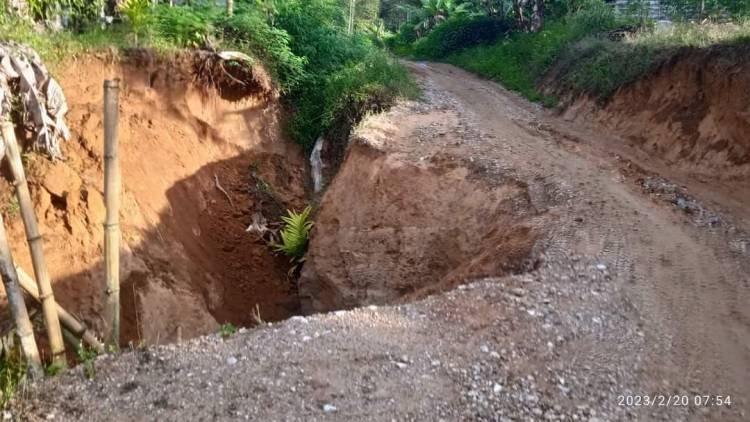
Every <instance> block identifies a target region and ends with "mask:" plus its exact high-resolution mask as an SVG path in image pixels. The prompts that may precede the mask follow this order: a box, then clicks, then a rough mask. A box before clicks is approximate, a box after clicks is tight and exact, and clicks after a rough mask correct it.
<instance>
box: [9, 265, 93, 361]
mask: <svg viewBox="0 0 750 422" xmlns="http://www.w3.org/2000/svg"><path fill="white" fill-rule="evenodd" d="M15 269H16V272H17V273H18V282H19V284H20V285H21V287H22V288H23V289H24V290H25V291H26V292H27V293H28V294H29V296H31V297H32V298H33V299H34V300H36V301H37V302H40V303H41V300H40V299H39V290H37V288H36V283H35V282H34V279H33V278H31V276H30V275H28V274H27V273H26V272H25V271H24V270H23V269H21V268H20V267H16V268H15ZM57 314H58V315H59V317H60V322H61V323H62V325H63V327H65V328H66V329H67V330H68V331H70V332H71V333H72V334H73V335H74V336H75V337H76V338H80V339H82V340H83V341H84V343H86V344H88V345H89V346H90V347H91V348H92V349H94V350H96V351H97V352H99V353H103V352H104V344H102V342H101V341H99V339H98V338H96V336H95V335H94V333H93V332H91V331H90V330H89V329H88V328H87V327H86V326H85V325H83V323H81V322H80V321H78V319H76V317H74V316H73V315H71V314H70V313H69V312H68V311H66V310H65V309H64V308H63V307H62V306H60V305H59V304H57ZM72 343H73V344H74V345H75V346H77V345H78V340H76V341H74V342H72Z"/></svg>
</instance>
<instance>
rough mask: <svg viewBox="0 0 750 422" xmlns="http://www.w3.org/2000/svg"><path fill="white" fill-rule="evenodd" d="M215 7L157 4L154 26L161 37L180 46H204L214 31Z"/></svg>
mask: <svg viewBox="0 0 750 422" xmlns="http://www.w3.org/2000/svg"><path fill="white" fill-rule="evenodd" d="M219 13H220V12H218V11H217V10H216V9H215V8H207V7H204V8H201V9H194V8H191V7H179V6H178V7H170V6H168V5H160V6H157V7H156V8H155V10H154V27H155V31H156V33H157V34H158V36H159V37H161V38H163V39H165V40H168V41H170V42H171V43H172V44H174V45H176V46H178V47H193V48H196V47H203V46H204V45H205V44H206V42H207V41H208V39H209V38H210V37H211V36H212V34H213V32H214V27H213V20H214V19H215V18H216V17H217V16H218V14H219Z"/></svg>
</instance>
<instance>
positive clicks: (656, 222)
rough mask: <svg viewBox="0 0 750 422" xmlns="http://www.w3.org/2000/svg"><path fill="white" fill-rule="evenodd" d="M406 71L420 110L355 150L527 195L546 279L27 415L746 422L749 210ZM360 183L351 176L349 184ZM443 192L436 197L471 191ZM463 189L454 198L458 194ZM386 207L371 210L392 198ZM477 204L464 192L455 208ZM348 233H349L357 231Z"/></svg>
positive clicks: (192, 363)
mask: <svg viewBox="0 0 750 422" xmlns="http://www.w3.org/2000/svg"><path fill="white" fill-rule="evenodd" d="M412 67H413V69H414V71H415V73H417V74H418V75H419V77H420V79H421V80H422V81H423V84H424V86H425V99H424V100H423V101H422V102H419V103H407V104H402V105H399V106H398V107H396V108H394V109H393V110H392V111H390V112H389V113H387V114H386V115H384V116H376V117H375V118H374V120H370V121H369V122H367V123H365V124H364V125H363V126H364V128H363V134H362V137H363V138H364V139H362V140H360V141H358V142H365V143H367V142H368V140H371V142H370V143H369V145H368V146H367V147H368V148H371V149H373V150H376V151H378V154H385V155H387V156H388V159H390V160H393V161H396V162H397V164H391V168H399V166H401V167H405V168H423V167H424V168H430V169H434V168H446V167H449V166H453V167H451V168H453V169H456V168H458V169H459V170H460V169H461V168H465V169H471V171H469V170H467V171H466V173H465V174H466V178H467V179H472V178H473V179H478V180H480V181H481V183H484V184H488V185H489V184H491V183H492V182H493V181H504V182H503V183H505V181H507V180H513V181H516V182H514V185H515V186H524V188H523V189H525V190H526V192H527V195H526V199H525V200H524V201H522V202H523V209H525V210H532V211H528V216H529V218H527V219H525V220H524V221H523V224H524V225H526V226H528V227H530V228H531V230H532V232H534V233H537V234H538V239H537V240H536V246H535V247H534V251H532V252H531V253H532V255H534V257H535V259H536V265H534V266H532V267H529V268H526V270H525V272H520V271H515V272H511V274H510V275H505V276H502V277H490V278H484V279H481V280H478V281H476V282H473V283H470V284H467V285H462V286H459V287H458V288H456V289H454V290H452V291H450V292H445V293H438V294H435V295H433V296H430V297H428V298H426V299H423V300H420V301H417V302H414V303H409V304H402V305H398V306H378V307H376V306H369V307H365V308H360V309H356V310H353V311H336V312H331V313H327V314H319V315H314V316H311V317H304V318H303V317H294V318H292V319H291V320H289V321H286V322H282V323H279V324H273V325H267V326H265V327H261V328H259V329H256V330H249V331H244V332H242V333H239V334H237V335H236V336H234V337H232V338H230V339H227V340H222V339H220V338H218V337H217V336H209V337H203V338H198V339H195V340H191V341H189V342H186V343H184V344H179V345H170V346H159V347H152V348H148V349H144V350H136V351H133V352H129V353H125V354H124V355H122V356H117V357H110V356H107V357H102V358H99V359H98V360H97V361H96V362H95V366H96V377H95V378H94V379H92V380H86V379H85V378H84V377H83V375H82V371H81V369H77V370H74V371H71V372H70V373H69V374H66V375H64V376H62V377H60V378H58V379H55V380H52V381H49V382H46V383H44V384H42V385H39V386H36V387H35V388H34V389H33V390H32V391H30V393H29V396H30V397H29V398H28V400H27V401H26V408H25V409H24V411H25V412H26V414H27V415H28V416H29V417H30V418H32V419H34V418H40V419H41V418H49V417H53V418H55V419H60V420H73V419H82V420H112V419H118V420H235V419H254V420H342V421H348V420H385V421H389V420H441V419H442V420H584V421H603V420H716V421H731V420H737V421H740V420H747V419H748V417H750V410H749V409H748V399H750V379H748V377H747V374H750V309H749V307H748V306H747V304H748V303H750V280H748V274H750V238H748V236H747V234H746V233H747V229H748V227H747V225H748V222H747V220H743V218H742V216H737V215H736V213H734V212H733V211H732V210H734V209H737V208H739V207H740V206H742V205H744V206H747V205H748V202H750V198H748V197H747V196H745V197H744V198H742V197H739V198H738V197H726V198H725V197H724V195H723V194H722V192H723V190H722V189H718V188H717V189H715V190H712V189H710V185H706V184H702V185H700V186H695V187H694V186H693V185H692V184H691V183H692V182H691V181H690V179H686V178H685V179H682V178H681V179H680V182H681V184H682V185H680V186H678V185H674V184H673V183H671V182H670V181H669V180H667V179H665V178H663V177H660V176H659V174H658V173H661V171H660V170H659V169H661V168H662V167H661V164H660V163H658V162H656V161H654V162H652V161H650V160H649V159H648V158H645V159H642V160H639V165H635V164H633V163H632V162H631V161H629V158H628V157H630V153H629V151H628V150H627V148H625V147H623V148H622V149H621V150H618V153H617V154H614V153H612V152H608V151H611V150H612V149H611V148H609V146H610V145H613V144H617V142H616V141H617V140H616V139H614V138H609V137H608V138H606V139H604V138H600V136H599V135H597V134H596V131H591V130H589V129H584V128H581V127H580V125H579V126H577V127H572V126H571V125H570V124H569V123H566V122H563V121H558V120H557V119H556V118H553V117H550V116H549V115H547V114H546V113H545V112H544V111H542V110H539V109H537V108H536V107H534V106H532V105H530V104H528V103H526V102H524V101H522V100H520V99H518V98H517V97H516V96H515V95H513V94H510V93H508V92H507V91H505V90H503V89H502V88H501V87H498V86H497V85H495V84H493V83H491V82H488V81H484V80H480V79H478V78H476V77H474V76H471V75H469V74H467V73H465V72H463V71H460V70H457V69H455V68H453V67H451V66H447V65H433V64H430V65H424V64H418V65H417V64H415V65H412ZM389 122H390V124H388V123H389ZM378 133H379V135H378ZM368 134H369V136H368ZM618 145H619V144H618ZM605 147H607V150H605ZM358 148H363V147H362V146H360V147H358ZM643 160H645V161H643ZM360 163H361V161H360ZM346 166H347V163H346V162H345V163H344V167H343V168H342V170H341V173H340V174H350V175H351V171H349V173H347V171H348V170H347V169H346ZM362 173H363V174H371V173H370V172H369V171H363V172H362ZM408 173H409V172H408V171H404V172H403V173H402V174H408ZM432 174H433V177H435V178H437V179H438V181H440V180H442V179H440V178H442V177H450V178H455V177H456V174H461V172H460V171H459V172H456V171H444V172H443V173H442V174H441V172H438V171H434V172H433V173H432ZM678 176H679V175H678ZM678 176H675V177H678ZM670 179H671V177H670ZM446 180H447V179H446ZM451 180H453V181H451V182H450V183H449V186H450V189H451V190H454V189H459V188H460V186H463V185H462V184H461V183H458V182H456V181H455V180H454V179H451ZM341 181H343V182H347V183H349V180H348V179H344V178H343V176H342V178H337V179H334V181H333V182H332V186H331V188H330V190H329V192H328V194H331V192H337V190H338V191H341V189H340V187H337V186H336V184H337V183H339V182H341ZM402 183H405V184H406V183H409V180H403V181H402ZM683 185H684V186H683ZM519 189H520V188H519ZM380 191H381V192H380V193H378V192H374V193H373V195H379V194H383V195H385V194H387V193H388V192H390V191H391V190H390V189H389V186H387V185H385V186H382V187H381V189H380ZM706 191H712V194H711V195H710V199H704V198H706V197H705V196H704V195H703V194H702V192H706ZM383 192H384V193H383ZM511 197H513V195H511ZM464 199H465V198H463V197H462V196H461V192H457V193H456V194H455V197H452V198H445V199H442V200H443V201H456V202H461V201H464ZM326 201H329V202H331V201H332V199H330V198H329V199H324V200H323V206H325V203H326ZM472 201H473V199H472ZM724 204H728V205H727V206H726V207H725V206H724ZM738 205H739V206H738ZM362 206H367V204H352V207H362ZM456 208H457V209H460V207H456ZM345 211H346V210H342V211H341V212H345ZM386 211H387V210H386ZM386 211H383V212H386ZM320 212H321V215H323V214H325V213H326V210H325V209H323V210H321V211H320ZM353 212H354V211H353ZM357 212H359V211H357ZM479 217H481V216H478V215H473V214H472V215H468V216H466V215H456V216H455V218H456V219H461V218H479ZM347 224H350V225H351V227H352V229H351V230H350V231H348V232H350V233H355V232H354V230H355V229H356V227H354V225H355V223H354V222H352V221H349V222H348V223H347ZM415 224H416V223H415ZM446 224H447V223H446ZM470 224H472V225H473V224H474V222H472V223H470ZM472 227H473V226H472ZM316 230H321V228H320V227H318V228H317V229H316ZM431 230H432V229H431ZM342 233H347V230H343V231H342ZM356 233H357V236H360V235H361V231H360V232H356ZM316 236H323V235H322V234H320V235H319V234H318V233H317V232H315V233H314V238H313V248H315V242H316V239H319V237H316ZM478 236H479V235H478ZM396 252H398V250H396ZM311 254H313V256H314V255H315V251H314V250H313V251H311ZM331 256H332V255H327V256H324V257H323V258H326V259H332V258H331ZM344 256H345V255H344ZM353 256H356V255H353ZM334 258H335V257H334ZM502 258H503V257H502V256H498V259H502ZM353 262H355V263H360V264H361V260H359V258H357V260H354V261H353ZM308 264H309V265H311V266H312V265H316V263H315V261H312V262H310V263H308ZM368 270H369V269H368ZM436 274H437V275H440V276H443V275H444V274H445V272H444V271H442V272H439V274H438V273H436ZM466 274H467V276H468V277H476V276H477V274H473V273H472V272H471V271H467V273H466ZM409 276H410V277H413V275H412V274H410V275H409ZM311 279H313V278H311ZM313 281H314V280H313ZM467 281H470V280H467ZM429 284H430V281H429V280H425V282H424V285H429ZM445 287H450V285H448V286H445ZM410 292H411V293H413V292H412V291H411V290H409V291H407V292H405V294H404V296H402V298H403V299H404V300H406V299H408V298H409V293H410ZM347 304H351V302H347ZM637 394H639V395H644V394H649V395H655V394H663V395H673V394H678V395H683V394H684V395H688V396H689V400H690V405H689V406H674V405H670V406H653V407H651V406H647V407H645V406H641V407H633V406H631V407H628V406H619V405H618V404H619V401H620V400H619V397H618V396H628V395H637ZM699 394H700V395H723V396H727V395H729V396H731V401H732V405H731V406H714V407H704V406H695V405H693V403H694V400H695V399H694V396H695V395H699Z"/></svg>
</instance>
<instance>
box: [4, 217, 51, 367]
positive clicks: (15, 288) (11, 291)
mask: <svg viewBox="0 0 750 422" xmlns="http://www.w3.org/2000/svg"><path fill="white" fill-rule="evenodd" d="M0 276H2V279H3V286H5V295H6V296H7V297H8V306H9V307H10V313H11V316H12V317H13V321H14V322H15V324H16V333H18V337H19V338H20V340H21V351H22V352H23V355H24V357H25V358H26V362H27V363H28V365H29V374H30V375H31V376H32V378H41V377H42V375H44V372H43V370H42V360H41V358H40V357H39V349H38V348H37V346H36V340H35V339H34V329H33V328H32V326H31V320H30V319H29V312H28V310H27V309H26V302H24V300H23V293H22V292H21V288H20V287H19V284H20V283H19V280H18V274H17V273H16V268H15V267H14V266H13V254H12V253H11V251H10V245H9V244H8V235H7V233H6V232H5V221H3V217H2V215H0Z"/></svg>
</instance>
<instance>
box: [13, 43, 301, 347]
mask: <svg viewBox="0 0 750 422" xmlns="http://www.w3.org/2000/svg"><path fill="white" fill-rule="evenodd" d="M56 76H57V77H58V79H59V80H60V82H61V85H62V87H63V89H64V91H65V94H66V96H67V98H68V102H69V105H70V112H69V113H68V122H69V125H70V127H71V129H72V132H73V139H72V140H71V141H70V142H68V143H66V144H64V145H63V150H64V153H65V155H66V159H65V161H62V162H56V163H51V162H49V161H48V160H47V159H45V158H43V157H40V156H38V155H35V154H28V155H27V159H28V163H27V164H28V165H27V170H28V172H29V178H30V181H31V189H32V195H33V198H34V201H35V205H36V211H37V215H38V217H39V220H40V225H41V230H42V233H43V235H44V246H45V253H46V256H47V261H48V265H49V269H50V273H51V275H52V277H53V282H54V289H55V293H56V297H57V299H58V301H59V302H60V303H61V304H62V305H63V306H64V307H65V308H67V309H69V310H70V311H72V312H74V313H75V314H77V315H79V316H80V317H81V318H82V319H83V320H85V322H86V323H87V324H88V325H90V326H92V327H94V328H99V327H100V324H101V320H100V319H99V317H98V315H99V312H100V306H101V301H100V298H101V294H102V290H103V287H102V286H101V283H102V281H103V265H102V262H101V259H102V256H103V255H102V240H103V231H102V222H103V218H104V213H105V209H104V205H103V196H102V191H103V171H102V170H103V169H102V166H103V161H102V150H103V139H102V136H103V128H102V101H103V100H102V95H103V94H102V82H103V80H104V79H106V78H113V77H119V78H121V79H122V84H121V86H122V89H121V95H120V144H121V151H120V153H121V154H120V159H121V167H122V180H123V196H122V201H123V206H122V211H121V216H120V218H121V228H122V232H123V242H122V248H123V255H122V273H121V283H122V287H121V300H122V303H123V336H122V342H123V343H127V342H130V341H133V342H134V343H138V342H144V343H157V342H166V341H172V340H175V339H176V338H177V336H178V335H182V336H183V337H185V338H187V337H192V336H195V335H199V334H204V333H207V332H211V331H214V330H215V329H216V327H217V325H218V324H220V323H224V322H232V323H235V324H237V325H251V324H252V323H253V317H252V311H253V309H254V308H255V305H256V304H257V305H258V307H259V310H260V314H261V317H262V318H264V319H267V320H274V319H281V318H285V317H287V316H289V315H291V314H293V313H294V312H296V311H297V308H298V305H297V303H296V292H295V291H294V287H293V285H292V284H291V283H290V282H289V281H288V280H287V270H288V263H287V260H286V259H285V258H282V257H278V256H275V255H274V254H273V253H272V252H271V251H270V250H269V248H268V247H267V245H266V243H265V241H263V240H261V239H259V238H258V237H257V236H254V235H251V234H249V233H246V232H245V228H246V227H247V226H248V225H249V224H250V223H251V221H252V216H253V214H255V213H257V212H261V213H262V214H263V215H264V216H265V217H266V218H268V220H269V221H277V219H278V216H279V215H280V214H281V213H282V212H283V211H284V210H285V209H286V208H287V207H299V206H302V204H304V203H305V199H304V198H305V188H304V186H305V174H306V167H305V161H304V156H303V153H302V151H301V150H300V149H299V148H297V147H296V146H295V145H294V144H293V143H291V142H288V141H286V140H285V139H284V138H283V137H282V135H281V131H280V126H279V115H280V112H279V106H278V104H277V102H276V101H275V100H274V99H273V98H269V97H268V96H260V95H258V96H251V97H246V98H244V99H241V100H239V101H235V100H236V99H235V98H231V100H232V101H230V100H225V99H223V98H221V97H220V96H219V95H217V94H216V93H215V92H212V91H210V90H206V88H205V86H204V85H202V84H200V83H197V82H195V81H194V77H193V69H192V68H191V59H190V58H189V57H182V58H174V59H171V60H169V61H162V60H157V59H154V58H153V57H152V56H150V55H149V54H141V55H138V56H133V57H127V58H123V59H117V60H115V59H113V58H111V57H92V56H87V57H84V58H81V59H78V60H75V61H72V62H70V63H68V64H67V65H66V66H64V70H63V71H62V72H60V73H59V74H58V75H56ZM217 181H218V183H219V185H220V186H221V187H222V188H223V189H225V190H226V191H227V193H228V196H229V197H227V196H225V195H224V194H223V193H222V192H221V191H220V190H219V189H218V188H217ZM4 183H5V182H4ZM0 192H1V194H2V196H3V203H4V204H12V203H13V202H12V200H11V199H10V197H11V196H12V194H11V192H12V190H11V189H10V186H9V185H7V183H6V185H5V186H3V187H2V189H0ZM230 198H231V199H230ZM5 214H6V216H7V218H8V223H9V225H10V227H9V233H10V237H11V239H12V248H13V252H14V253H15V256H16V258H17V260H18V261H19V263H20V265H21V266H22V267H23V268H24V269H26V270H27V271H28V272H30V271H31V264H30V259H29V256H28V250H27V247H26V244H25V238H24V235H23V226H22V224H21V221H20V218H19V216H18V214H17V210H14V209H13V207H12V205H11V206H6V209H5Z"/></svg>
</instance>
